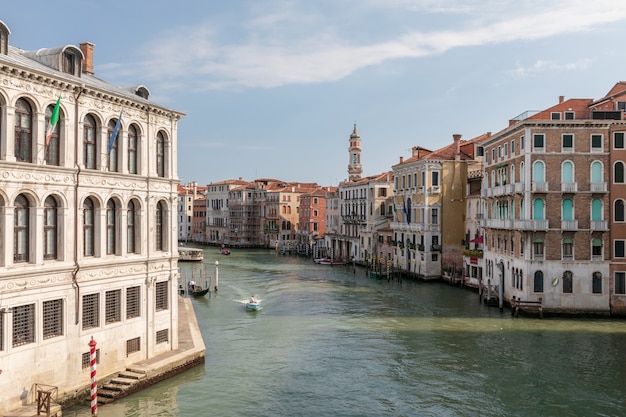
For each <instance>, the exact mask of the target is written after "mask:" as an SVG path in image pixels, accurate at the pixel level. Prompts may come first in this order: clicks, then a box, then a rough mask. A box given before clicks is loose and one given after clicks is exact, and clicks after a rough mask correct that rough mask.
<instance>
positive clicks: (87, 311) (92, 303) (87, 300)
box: [83, 294, 100, 330]
mask: <svg viewBox="0 0 626 417" xmlns="http://www.w3.org/2000/svg"><path fill="white" fill-rule="evenodd" d="M99 325H100V294H87V295H83V330H87V329H93V328H94V327H98V326H99Z"/></svg>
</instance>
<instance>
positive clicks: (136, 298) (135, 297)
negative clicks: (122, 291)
mask: <svg viewBox="0 0 626 417" xmlns="http://www.w3.org/2000/svg"><path fill="white" fill-rule="evenodd" d="M140 295H141V291H140V288H139V287H130V288H128V289H127V290H126V319H133V318H135V317H140V316H141V309H140Z"/></svg>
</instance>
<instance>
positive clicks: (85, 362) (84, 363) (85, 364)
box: [81, 349, 100, 369]
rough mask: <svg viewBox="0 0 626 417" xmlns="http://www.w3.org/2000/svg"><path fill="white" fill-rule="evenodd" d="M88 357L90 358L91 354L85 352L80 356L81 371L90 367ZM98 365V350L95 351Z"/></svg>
mask: <svg viewBox="0 0 626 417" xmlns="http://www.w3.org/2000/svg"><path fill="white" fill-rule="evenodd" d="M90 356H91V352H86V353H83V354H82V358H81V359H82V367H83V369H85V368H89V367H91V364H90V363H89V362H90V360H89V358H90ZM99 363H100V349H96V364H99Z"/></svg>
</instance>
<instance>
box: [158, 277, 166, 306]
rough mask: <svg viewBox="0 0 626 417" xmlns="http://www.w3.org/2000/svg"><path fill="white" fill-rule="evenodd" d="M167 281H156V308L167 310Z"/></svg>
mask: <svg viewBox="0 0 626 417" xmlns="http://www.w3.org/2000/svg"><path fill="white" fill-rule="evenodd" d="M167 285H168V282H167V281H162V282H157V283H156V310H157V311H161V310H167V308H168V303H167V298H168V291H167Z"/></svg>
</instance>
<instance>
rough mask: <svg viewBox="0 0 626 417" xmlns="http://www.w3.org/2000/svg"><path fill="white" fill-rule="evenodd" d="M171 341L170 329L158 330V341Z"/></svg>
mask: <svg viewBox="0 0 626 417" xmlns="http://www.w3.org/2000/svg"><path fill="white" fill-rule="evenodd" d="M169 341H170V329H163V330H159V331H158V332H156V342H157V344H159V343H167V342H169Z"/></svg>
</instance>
